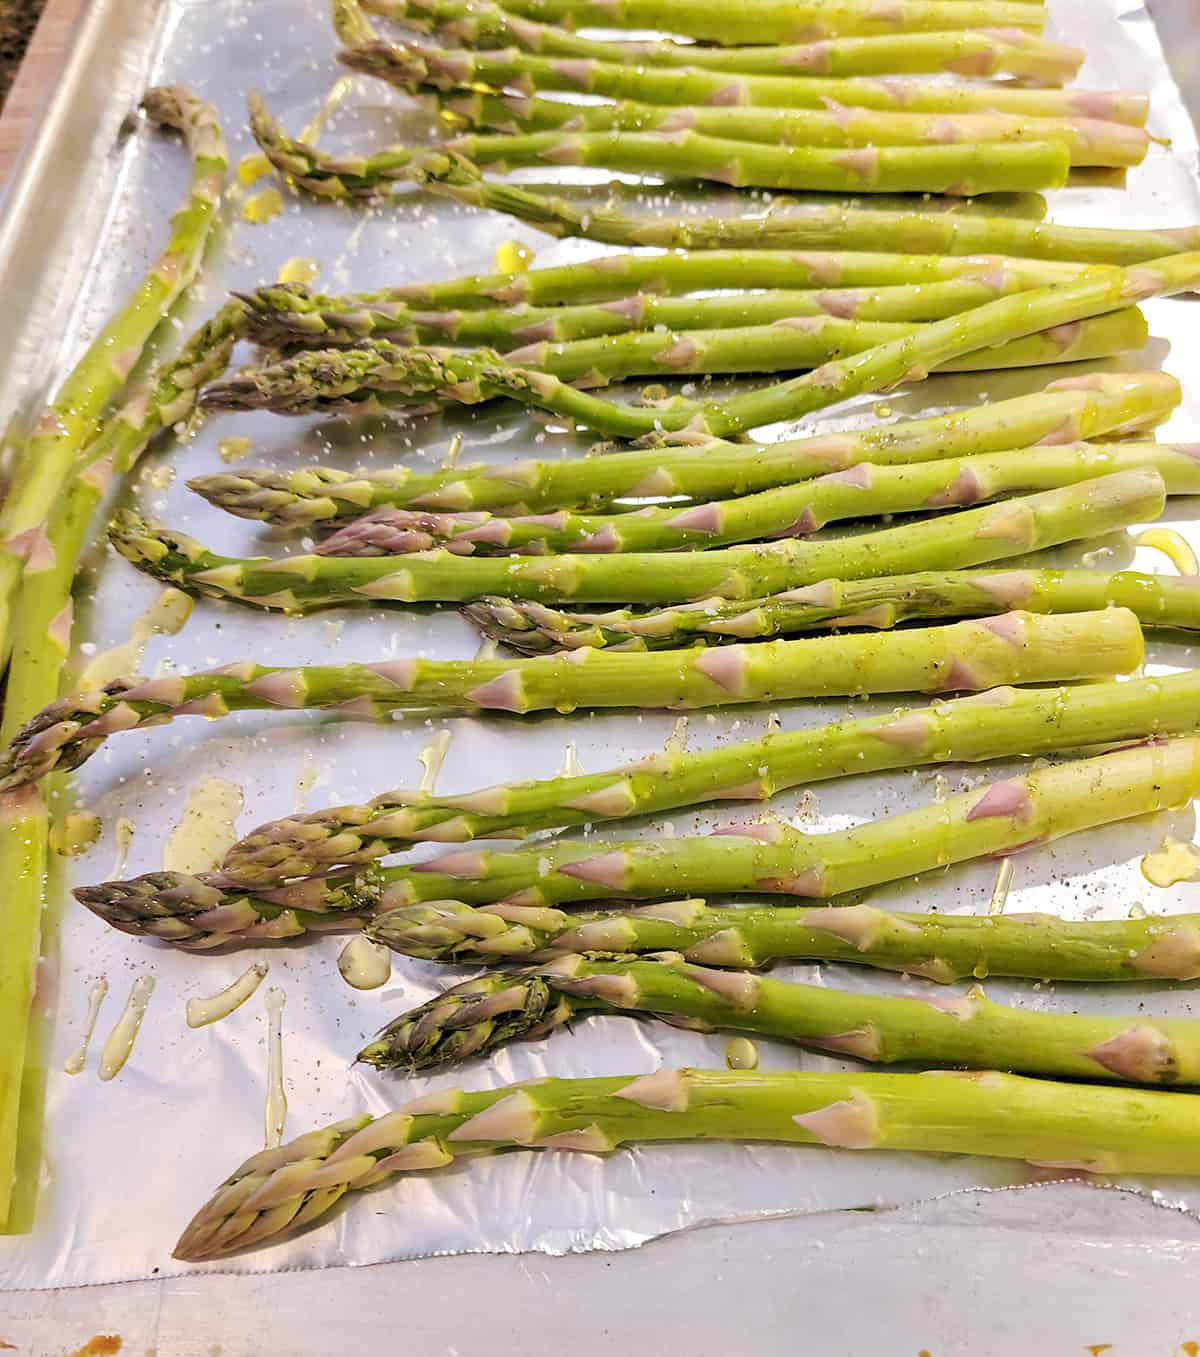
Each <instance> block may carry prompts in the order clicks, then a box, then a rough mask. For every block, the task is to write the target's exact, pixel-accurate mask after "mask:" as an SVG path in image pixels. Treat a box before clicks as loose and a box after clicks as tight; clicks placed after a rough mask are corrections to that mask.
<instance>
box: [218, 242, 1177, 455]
mask: <svg viewBox="0 0 1200 1357" xmlns="http://www.w3.org/2000/svg"><path fill="white" fill-rule="evenodd" d="M1198 281H1200V253H1193V254H1183V255H1174V256H1171V257H1169V258H1166V259H1162V260H1158V261H1156V262H1155V263H1153V264H1147V265H1141V266H1139V267H1137V268H1134V269H1127V270H1121V271H1114V272H1112V273H1109V272H1108V271H1106V272H1105V274H1104V275H1103V276H1102V277H1095V278H1086V279H1084V280H1082V281H1080V282H1075V283H1065V284H1061V285H1060V286H1058V287H1047V288H1038V289H1034V290H1032V291H1030V292H1026V293H1023V294H1020V295H1019V296H1015V297H1005V298H1002V299H1000V300H998V301H994V302H988V303H986V304H985V305H983V306H978V307H975V308H974V309H973V310H971V311H967V312H964V313H963V314H962V315H959V316H955V317H952V318H950V319H948V320H940V321H933V322H931V323H930V324H928V325H924V326H920V327H918V328H916V329H915V330H914V332H913V333H911V334H908V335H905V336H903V337H902V338H900V339H895V340H891V341H889V342H887V343H884V344H880V345H878V346H877V347H875V348H873V349H867V350H865V351H864V352H862V353H859V354H853V355H850V356H849V357H846V358H842V359H840V360H838V361H836V362H832V363H826V364H823V365H822V366H821V367H819V368H817V369H815V370H814V371H812V372H810V373H806V374H805V375H803V376H799V377H793V378H792V379H790V380H789V381H785V382H779V383H776V384H774V385H770V386H765V387H761V388H759V389H757V390H754V391H750V392H747V393H745V394H742V395H734V396H731V397H728V398H727V399H724V400H707V401H696V400H686V399H684V398H682V397H674V398H672V399H669V400H665V401H662V402H660V403H657V404H654V405H652V406H641V407H636V406H631V405H622V404H619V403H616V402H613V401H607V400H602V399H600V398H599V397H597V396H594V395H590V394H588V393H587V392H584V391H580V390H577V389H576V388H574V387H572V386H569V385H568V384H567V383H565V382H563V381H561V380H560V379H558V378H556V377H554V376H552V375H551V374H549V373H546V372H540V371H533V370H528V369H522V368H519V367H516V366H514V365H513V364H511V363H509V362H506V361H503V360H501V359H500V358H499V357H495V358H491V359H489V360H488V361H486V362H484V361H477V360H473V359H471V358H470V357H468V356H457V355H456V356H454V357H452V358H446V357H445V356H444V355H443V354H442V353H441V352H439V351H437V350H429V349H406V350H403V351H402V352H401V353H400V354H399V355H398V357H397V359H396V361H395V363H394V364H392V365H391V366H392V367H393V368H394V377H393V379H392V390H393V392H400V391H403V390H405V389H407V390H410V391H412V392H413V393H421V394H429V393H435V394H437V395H438V396H439V397H440V398H442V399H450V400H459V401H463V402H465V403H468V404H471V403H475V402H477V401H479V400H483V399H490V398H491V397H493V396H496V395H506V396H510V397H512V398H513V399H515V400H518V401H520V402H522V403H525V404H528V405H532V406H534V407H536V408H540V409H545V410H549V411H552V412H554V413H555V414H557V415H559V416H561V417H563V418H566V419H568V420H570V421H571V422H573V423H574V424H575V425H577V426H581V427H584V428H590V429H593V430H597V431H599V432H602V433H605V434H608V435H611V436H614V437H621V438H636V437H640V436H645V435H652V434H661V433H664V432H665V433H677V432H680V431H686V432H687V433H689V434H706V433H707V434H712V435H715V436H717V437H720V436H723V435H725V434H729V433H740V432H744V431H746V430H749V429H754V428H760V427H763V426H764V425H767V424H773V423H776V422H784V421H789V420H796V419H800V418H802V417H803V416H804V415H806V414H810V413H812V412H813V411H814V410H819V409H823V408H825V407H826V406H829V405H832V404H835V403H836V402H838V401H841V400H845V399H847V398H849V397H851V396H855V395H861V394H863V393H865V392H870V391H878V390H881V389H883V388H886V387H891V386H894V385H896V384H897V383H900V382H904V381H912V380H920V379H923V378H924V377H925V376H927V375H928V373H929V371H930V369H931V368H937V367H939V366H944V365H946V364H948V363H950V362H952V361H953V360H954V359H957V358H961V357H962V356H963V355H964V354H969V353H974V352H976V351H977V350H979V349H986V348H991V347H993V346H995V345H998V344H1003V343H1006V342H1008V341H1009V340H1013V339H1018V338H1021V337H1023V336H1025V335H1031V334H1035V333H1037V332H1038V331H1040V330H1049V329H1054V328H1056V327H1059V326H1063V325H1071V324H1074V323H1075V322H1077V321H1080V320H1084V319H1087V318H1088V317H1091V316H1096V315H1102V314H1104V313H1106V312H1109V311H1114V310H1117V309H1119V307H1120V305H1121V304H1122V303H1128V302H1130V301H1135V300H1138V301H1140V300H1146V299H1148V298H1149V297H1151V296H1164V295H1172V294H1174V293H1177V292H1182V291H1187V290H1190V289H1191V288H1193V287H1194V286H1195V285H1196V283H1197V282H1198ZM322 357H326V355H322ZM327 357H328V363H329V368H328V371H326V370H325V369H324V367H323V366H322V364H320V363H319V362H317V360H315V359H314V358H313V357H312V355H303V354H302V355H300V356H298V357H297V358H296V359H294V360H293V361H292V365H290V366H287V367H286V373H287V375H288V376H289V377H294V378H295V379H296V383H297V386H296V396H295V400H294V402H291V398H290V397H289V403H293V404H294V405H296V406H298V407H300V408H304V402H305V398H306V396H307V394H308V393H309V392H310V391H314V390H321V389H324V391H325V392H326V394H327V397H328V399H329V405H330V406H334V407H336V405H337V403H338V400H339V397H340V395H343V394H344V395H345V397H346V403H347V404H349V405H350V406H351V407H352V408H357V409H359V410H360V411H361V410H363V409H364V408H369V407H364V406H363V405H362V395H361V393H360V392H359V390H358V388H359V382H358V379H357V370H358V369H360V368H361V369H363V370H366V369H369V368H370V367H371V366H372V360H371V359H370V358H369V357H363V356H362V355H357V356H356V355H354V354H351V353H347V352H336V351H335V352H331V353H330V354H329V355H327ZM339 383H340V385H339ZM272 384H273V385H282V383H278V384H276V383H274V381H273V380H272ZM252 386H253V384H252V383H250V384H244V383H234V384H232V386H231V387H230V388H228V389H227V388H222V387H220V386H218V387H215V388H210V391H212V392H213V393H214V394H212V395H211V396H208V397H207V399H209V400H210V401H211V402H212V403H214V404H219V403H224V401H225V400H226V399H227V398H228V397H229V396H236V397H238V398H241V397H242V395H243V393H245V392H247V391H248V390H250V389H251V387H252ZM253 399H254V402H255V404H259V403H261V397H260V396H259V395H258V394H257V392H256V393H255V395H254V397H253ZM274 400H275V396H274V393H272V402H274ZM318 405H319V402H318ZM319 408H326V407H324V406H320V407H319Z"/></svg>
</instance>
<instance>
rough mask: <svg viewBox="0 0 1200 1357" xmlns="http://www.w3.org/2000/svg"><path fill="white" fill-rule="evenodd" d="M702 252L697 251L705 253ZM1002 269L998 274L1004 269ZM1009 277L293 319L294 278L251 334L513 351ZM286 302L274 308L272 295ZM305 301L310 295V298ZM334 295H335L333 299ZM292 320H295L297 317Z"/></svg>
mask: <svg viewBox="0 0 1200 1357" xmlns="http://www.w3.org/2000/svg"><path fill="white" fill-rule="evenodd" d="M703 257H704V256H701V258H703ZM1002 272H1003V271H1002ZM1022 290H1023V289H1022V288H1021V287H1020V286H1018V284H1017V282H1016V280H1014V279H1013V278H1011V277H1004V278H1002V279H996V280H994V281H992V282H982V281H981V282H975V281H973V280H971V279H968V278H963V279H957V280H952V281H949V282H945V283H909V284H901V285H899V286H896V287H871V288H823V289H820V290H816V289H808V290H803V291H795V290H790V289H779V288H776V289H772V290H771V291H769V292H741V293H735V294H733V295H725V296H706V297H703V298H695V297H682V298H679V297H659V296H656V295H654V294H652V293H646V292H638V293H635V294H634V295H633V296H629V297H620V298H618V299H616V300H615V301H612V302H602V303H597V304H595V305H584V306H540V307H535V306H524V305H520V306H500V307H496V308H495V309H494V310H486V311H485V310H481V311H465V310H452V311H422V310H416V309H409V308H407V307H405V306H402V305H400V304H399V303H396V302H382V303H380V304H378V305H376V304H374V303H371V302H366V303H358V302H355V304H354V307H353V309H352V310H343V309H342V308H341V307H336V306H335V307H330V308H328V309H326V308H324V307H322V309H321V310H320V311H308V312H301V313H300V314H299V315H297V314H296V313H295V312H293V310H292V309H291V303H292V301H293V300H294V299H295V295H296V293H297V292H302V291H303V289H302V288H298V287H297V285H296V284H288V283H284V284H281V285H279V286H278V287H271V288H261V289H259V291H258V292H256V293H254V294H252V295H251V297H250V304H251V306H252V307H253V308H254V310H253V311H252V314H251V323H252V328H253V336H254V338H255V339H257V340H258V341H259V342H260V343H261V344H264V345H273V346H276V347H287V348H291V347H295V346H297V345H299V346H301V347H304V348H327V347H330V346H331V345H339V344H351V345H353V344H360V343H362V341H363V340H364V339H372V338H376V339H391V340H394V341H395V342H397V343H400V344H440V343H444V342H446V341H447V340H452V341H454V342H456V343H460V344H471V345H481V346H492V345H494V346H495V347H497V348H499V349H501V350H510V349H514V348H516V347H517V346H518V345H520V344H527V343H530V342H532V341H535V340H553V341H556V342H562V341H566V340H575V339H594V338H596V337H597V336H599V335H613V334H627V333H628V332H629V331H631V330H655V329H666V330H687V329H696V328H699V327H700V326H703V327H704V328H705V329H727V328H731V327H733V326H735V325H763V324H770V323H771V322H773V321H784V320H793V319H794V318H796V317H801V316H818V317H824V316H837V317H840V318H842V319H852V320H856V321H929V320H943V319H945V317H947V316H953V315H957V314H958V313H959V312H960V311H968V310H970V308H971V307H973V306H982V305H983V303H984V302H990V301H994V300H995V299H996V298H997V297H1007V296H1011V295H1012V294H1013V293H1014V292H1019V291H1022ZM279 294H282V295H283V297H284V298H285V299H286V300H285V301H284V304H283V305H282V306H280V305H277V297H278V295H279ZM306 300H308V299H306ZM331 300H334V299H331ZM297 322H298V323H297Z"/></svg>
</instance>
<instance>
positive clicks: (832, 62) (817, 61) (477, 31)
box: [351, 0, 1084, 85]
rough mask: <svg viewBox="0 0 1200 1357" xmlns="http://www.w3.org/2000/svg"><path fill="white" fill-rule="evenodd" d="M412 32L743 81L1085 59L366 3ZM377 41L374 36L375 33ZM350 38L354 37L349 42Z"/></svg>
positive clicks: (1065, 74)
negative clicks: (729, 36)
mask: <svg viewBox="0 0 1200 1357" xmlns="http://www.w3.org/2000/svg"><path fill="white" fill-rule="evenodd" d="M363 8H364V9H366V10H369V11H370V12H371V13H373V14H379V15H381V16H383V17H384V18H387V19H392V20H394V21H395V22H397V23H400V24H402V25H403V26H404V27H405V28H407V29H410V30H412V31H414V32H418V33H434V34H436V35H437V37H438V39H439V41H442V42H445V43H449V44H453V45H462V46H466V47H493V46H508V45H510V44H511V45H513V46H516V47H521V48H524V49H525V50H526V51H529V52H544V53H547V54H548V55H550V56H558V57H592V58H594V59H595V60H597V61H607V62H611V63H614V64H617V65H621V64H623V63H625V62H648V63H649V64H651V65H653V66H699V67H701V68H703V69H705V70H716V71H735V72H737V73H739V74H743V75H778V74H781V73H783V74H791V75H832V76H838V77H845V76H848V75H925V74H945V75H959V76H968V77H978V78H982V77H987V76H994V75H1009V76H1017V77H1019V78H1021V79H1023V80H1025V81H1028V82H1029V83H1031V84H1037V85H1065V84H1067V83H1068V82H1069V81H1071V80H1072V79H1073V78H1074V76H1075V75H1076V74H1077V73H1078V70H1079V67H1080V66H1081V65H1082V64H1083V57H1084V53H1083V52H1082V51H1081V50H1080V49H1079V48H1077V47H1064V46H1061V45H1059V44H1058V43H1051V42H1046V41H1045V40H1044V39H1042V38H1037V37H1035V36H1034V35H1033V34H1032V33H1029V32H1027V31H1024V30H1021V29H1017V28H1013V29H1005V30H1001V31H999V32H997V31H996V30H994V29H993V30H990V31H987V30H976V31H969V30H968V31H953V30H952V31H946V32H935V33H905V34H903V35H898V36H891V37H874V38H834V39H832V40H825V41H823V42H810V43H804V44H799V45H792V46H788V47H779V46H753V47H749V46H737V47H731V48H721V47H708V46H705V45H704V44H702V43H678V42H672V41H671V40H669V39H665V38H664V39H660V40H659V41H657V42H653V41H652V42H635V41H625V42H602V41H600V40H598V39H595V38H582V37H580V36H579V35H578V34H576V33H573V32H571V31H570V30H569V29H565V28H563V27H561V26H560V25H558V24H539V23H537V22H536V21H534V20H530V19H521V18H518V17H517V16H516V15H514V14H511V13H509V12H508V11H507V10H504V9H501V8H500V7H499V6H497V5H491V4H481V3H479V2H478V0H470V2H469V3H464V2H463V0H437V3H436V4H426V3H416V2H415V0H373V2H372V3H367V4H364V5H363ZM372 36H373V35H372ZM351 41H353V39H351Z"/></svg>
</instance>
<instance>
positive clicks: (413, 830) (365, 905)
mask: <svg viewBox="0 0 1200 1357" xmlns="http://www.w3.org/2000/svg"><path fill="white" fill-rule="evenodd" d="M1198 727H1200V673H1197V672H1196V671H1184V672H1182V673H1179V674H1172V675H1170V676H1167V677H1164V678H1154V679H1133V680H1130V681H1128V682H1122V683H1096V684H1086V685H1082V686H1078V687H1072V688H1057V689H1050V690H1019V689H1008V690H1006V691H997V692H993V693H991V694H990V695H989V698H988V700H987V701H986V702H985V701H982V700H974V699H959V700H957V701H950V702H937V703H935V704H934V705H933V706H931V707H928V708H926V709H924V710H922V711H899V712H894V713H892V714H890V715H887V716H881V717H868V718H866V719H859V720H846V721H839V722H835V723H833V724H832V725H826V726H820V727H817V728H815V729H809V730H799V731H786V732H785V731H779V732H776V733H774V734H771V735H767V736H764V737H763V738H761V739H757V740H747V741H743V742H741V743H738V744H733V745H729V746H727V747H723V748H717V749H714V750H702V751H699V752H696V753H691V754H686V753H683V754H678V753H671V754H660V755H655V756H653V757H651V758H648V759H644V760H642V761H640V762H638V763H633V764H627V765H625V766H624V767H620V768H614V769H610V770H608V771H605V772H601V773H588V774H580V775H576V776H574V777H556V778H547V779H543V780H541V781H537V782H516V783H508V784H504V785H501V786H498V787H488V788H484V789H483V790H481V791H475V792H470V793H467V794H465V795H463V796H455V797H447V798H437V797H433V796H430V795H429V794H428V793H422V792H415V791H406V790H399V791H394V792H385V793H384V794H383V795H381V796H377V797H376V798H375V799H374V800H373V801H369V802H367V803H366V804H365V805H348V806H333V807H328V808H326V809H323V810H319V811H313V812H308V813H304V814H297V815H292V816H289V817H287V818H286V819H283V820H279V821H276V822H274V823H271V824H267V825H262V826H260V827H259V828H258V829H256V830H255V831H254V832H253V833H251V834H249V835H248V836H247V837H246V838H244V839H242V840H241V841H240V842H239V843H237V844H235V845H234V846H233V848H232V849H231V850H230V851H229V853H228V854H227V855H226V858H225V861H224V863H223V864H222V867H221V877H220V880H221V881H222V882H236V883H244V884H248V885H249V886H251V887H255V888H259V889H264V888H268V887H271V886H273V885H276V884H277V883H278V882H280V881H286V880H288V879H289V878H292V877H310V876H315V875H318V874H324V873H327V872H329V871H330V870H331V869H333V868H334V867H336V866H337V865H338V864H348V865H355V864H364V863H370V862H372V861H373V860H374V859H376V858H380V857H384V856H386V855H387V854H388V853H393V852H397V851H399V850H401V849H403V848H405V847H407V846H408V845H409V844H411V843H420V842H438V843H463V842H469V841H471V840H473V839H476V838H484V837H517V838H520V837H523V836H524V835H526V834H528V833H530V832H533V831H535V830H540V829H557V828H562V827H565V826H569V825H580V824H585V823H590V822H592V821H599V820H604V821H613V822H615V821H617V820H621V819H625V818H628V817H630V816H644V815H653V814H657V813H661V812H663V811H668V810H678V809H680V808H681V807H684V806H698V805H704V804H706V803H708V802H713V801H723V800H738V801H746V800H750V801H766V800H768V799H769V798H770V797H771V796H773V795H774V794H775V793H776V792H778V791H784V790H786V789H788V788H790V787H800V786H804V785H805V784H808V783H812V782H822V781H825V780H827V779H829V778H834V777H846V776H849V775H851V774H859V773H862V774H866V773H875V772H882V771H886V770H888V769H894V768H906V767H917V766H920V765H923V764H930V763H939V762H967V763H978V762H980V761H982V760H985V759H996V758H1004V757H1008V756H1011V755H1017V754H1020V755H1029V756H1032V755H1035V754H1048V753H1053V752H1055V751H1061V750H1068V749H1076V748H1079V747H1080V746H1083V745H1088V744H1109V743H1116V742H1119V741H1127V740H1139V739H1147V738H1159V737H1164V736H1169V735H1180V734H1188V733H1190V732H1192V731H1194V730H1196V729H1197V728H1198ZM407 878H408V873H407V872H402V873H401V877H400V882H401V885H402V886H403V883H404V882H405V881H406V880H407ZM176 880H181V881H182V885H181V887H180V890H179V892H178V893H173V892H172V880H171V879H170V878H166V877H160V876H151V877H143V878H140V879H139V881H137V882H133V883H126V884H124V885H122V884H121V883H115V884H114V883H111V882H110V883H108V884H107V885H105V886H101V887H95V888H89V891H88V892H87V895H86V898H85V897H81V898H84V899H85V903H87V904H88V905H89V906H90V907H92V908H96V907H97V906H101V905H102V906H105V907H106V908H110V909H111V908H114V907H116V906H120V908H121V910H122V911H125V912H121V913H118V914H116V915H107V914H106V915H105V917H107V918H109V921H110V922H112V923H114V925H115V926H116V927H126V928H128V930H129V931H131V932H142V931H144V932H147V933H155V926H156V925H157V923H158V921H159V920H160V919H169V920H170V927H171V928H172V929H177V928H183V927H185V926H186V928H187V929H188V930H190V931H189V933H188V934H184V935H183V936H197V937H203V936H204V935H206V934H207V933H208V932H209V931H216V930H217V929H218V924H220V931H222V932H224V933H226V934H228V935H230V936H233V935H237V934H238V932H239V930H241V929H243V928H245V927H247V926H249V925H252V924H253V923H255V922H256V921H257V920H258V919H259V917H260V916H259V914H258V913H257V912H256V911H257V910H258V909H259V908H260V906H259V905H258V904H253V903H252V904H250V905H247V904H246V899H245V897H244V896H242V895H241V894H234V895H233V896H232V897H227V896H223V895H222V893H221V892H220V890H217V889H215V888H214V887H213V886H212V885H209V884H207V883H201V882H197V881H196V880H195V879H194V878H182V879H178V878H177V879H176ZM388 884H389V883H388V878H387V874H386V873H384V874H379V873H376V872H374V871H372V870H371V869H370V868H367V869H366V870H364V871H363V872H360V873H358V874H357V875H356V876H352V877H329V876H323V877H322V879H321V880H320V881H318V882H316V883H315V884H314V883H313V882H308V883H306V884H305V885H304V887H303V888H297V889H296V890H295V891H293V892H290V893H289V894H288V895H287V897H286V906H279V905H262V906H261V909H262V911H263V913H262V916H261V917H262V918H265V919H268V920H269V919H270V918H273V917H274V915H275V914H278V913H279V909H280V908H281V907H292V906H294V907H297V908H303V909H308V910H314V911H316V912H318V913H319V912H322V911H327V910H354V911H357V912H358V913H372V912H373V911H375V910H376V909H377V908H378V907H379V906H380V905H381V904H382V905H383V906H384V907H385V908H393V907H395V906H397V905H398V904H400V903H403V890H402V891H401V900H399V901H397V900H395V899H392V898H390V897H389V896H388V894H387V888H388ZM156 903H157V905H158V906H161V910H160V912H159V913H155V908H156ZM221 904H236V905H237V910H236V911H230V915H233V916H241V917H240V921H239V919H238V918H237V917H232V918H231V917H229V916H227V915H224V914H222V915H217V916H216V917H215V918H213V921H212V923H211V925H210V924H209V923H208V922H207V921H208V919H209V918H212V916H211V915H210V914H209V913H208V911H213V910H215V909H216V907H217V906H218V905H221ZM247 911H248V912H247ZM526 922H529V923H532V920H527V921H526ZM155 936H157V933H155ZM455 945H457V944H455ZM538 945H539V946H540V943H539V944H538ZM668 945H669V946H675V945H676V944H675V943H669V944H668V943H664V946H668ZM626 950H629V949H628V948H627V949H626ZM695 959H696V960H701V959H702V958H700V957H696V958H695ZM706 959H707V960H709V961H712V962H713V963H714V964H717V956H716V955H713V956H711V957H708V958H706ZM764 959H765V958H764Z"/></svg>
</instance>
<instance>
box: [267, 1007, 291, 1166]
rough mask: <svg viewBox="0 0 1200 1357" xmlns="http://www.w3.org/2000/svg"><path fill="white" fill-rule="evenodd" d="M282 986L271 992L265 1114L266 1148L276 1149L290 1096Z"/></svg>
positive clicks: (281, 1137)
mask: <svg viewBox="0 0 1200 1357" xmlns="http://www.w3.org/2000/svg"><path fill="white" fill-rule="evenodd" d="M284 999H285V996H284V993H283V990H281V989H280V988H279V987H278V986H276V985H272V986H271V988H270V989H269V990H267V1104H266V1108H265V1111H264V1113H263V1122H264V1130H265V1132H266V1145H267V1149H268V1150H273V1149H274V1148H275V1147H276V1146H277V1145H278V1144H279V1142H280V1141H281V1140H282V1139H283V1124H284V1122H285V1121H287V1093H286V1092H285V1091H284V1087H283V1005H284Z"/></svg>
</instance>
